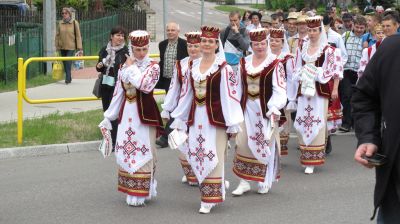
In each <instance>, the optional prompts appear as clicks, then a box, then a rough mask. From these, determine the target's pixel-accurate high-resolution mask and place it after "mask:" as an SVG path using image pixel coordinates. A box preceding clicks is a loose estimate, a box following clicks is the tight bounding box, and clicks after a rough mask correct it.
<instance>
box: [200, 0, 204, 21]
mask: <svg viewBox="0 0 400 224" xmlns="http://www.w3.org/2000/svg"><path fill="white" fill-rule="evenodd" d="M200 23H201V24H200V26H203V24H204V0H201V22H200Z"/></svg>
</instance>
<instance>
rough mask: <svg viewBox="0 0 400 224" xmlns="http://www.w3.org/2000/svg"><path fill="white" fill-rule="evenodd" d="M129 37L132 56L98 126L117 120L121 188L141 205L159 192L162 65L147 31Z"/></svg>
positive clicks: (130, 200) (134, 203) (108, 125)
mask: <svg viewBox="0 0 400 224" xmlns="http://www.w3.org/2000/svg"><path fill="white" fill-rule="evenodd" d="M129 38H130V42H129V57H128V58H127V60H126V62H125V64H124V65H123V67H122V68H121V69H120V71H119V75H118V81H117V84H116V86H115V91H114V96H113V98H112V100H111V104H110V107H109V108H108V109H107V111H106V112H104V120H103V121H102V122H101V123H100V125H99V126H100V127H103V128H106V129H108V130H110V129H111V123H110V121H112V120H115V119H118V121H119V125H118V133H117V141H116V144H115V155H116V158H117V164H118V165H119V171H118V190H119V191H121V192H123V193H126V194H127V197H126V203H127V204H128V205H132V206H141V205H144V202H145V200H150V199H151V197H155V196H156V194H157V193H156V187H157V182H156V180H155V178H154V170H155V163H156V160H157V157H156V146H155V144H154V143H155V139H156V132H157V128H159V127H160V126H161V124H162V121H161V116H160V113H159V111H158V108H157V104H156V102H155V100H154V98H153V88H154V86H155V85H156V83H157V80H158V77H159V72H160V68H159V66H158V64H157V62H156V61H154V60H153V59H150V58H149V56H148V50H149V39H150V35H149V34H148V33H147V32H146V31H142V30H136V31H133V32H132V33H130V34H129Z"/></svg>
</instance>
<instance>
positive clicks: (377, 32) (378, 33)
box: [358, 23, 385, 78]
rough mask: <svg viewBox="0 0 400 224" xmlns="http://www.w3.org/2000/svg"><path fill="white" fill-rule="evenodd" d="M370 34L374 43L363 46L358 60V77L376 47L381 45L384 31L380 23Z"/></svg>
mask: <svg viewBox="0 0 400 224" xmlns="http://www.w3.org/2000/svg"><path fill="white" fill-rule="evenodd" d="M372 34H373V35H374V37H375V39H376V43H375V44H374V45H372V46H370V47H368V48H364V50H363V52H362V56H361V60H360V67H359V68H358V78H361V76H362V75H363V73H364V70H365V68H366V67H367V65H368V62H369V60H371V58H372V56H373V55H374V54H375V52H376V49H378V47H379V46H380V45H381V43H382V41H383V39H384V38H385V33H384V32H383V27H382V24H380V23H379V24H377V25H376V26H375V27H374V29H373V30H372Z"/></svg>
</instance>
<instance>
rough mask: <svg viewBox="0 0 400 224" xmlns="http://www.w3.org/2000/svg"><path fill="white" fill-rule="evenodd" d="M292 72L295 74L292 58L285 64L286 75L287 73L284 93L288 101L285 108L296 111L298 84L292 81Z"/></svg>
mask: <svg viewBox="0 0 400 224" xmlns="http://www.w3.org/2000/svg"><path fill="white" fill-rule="evenodd" d="M294 72H295V60H294V58H290V59H289V60H288V61H287V63H286V73H287V74H286V76H287V80H286V93H287V98H288V101H289V103H288V105H287V107H286V108H287V109H288V110H296V109H297V104H296V98H297V91H298V89H299V82H298V81H296V80H294V78H293V74H294Z"/></svg>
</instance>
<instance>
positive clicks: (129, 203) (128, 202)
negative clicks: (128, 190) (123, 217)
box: [126, 194, 132, 205]
mask: <svg viewBox="0 0 400 224" xmlns="http://www.w3.org/2000/svg"><path fill="white" fill-rule="evenodd" d="M131 200H132V196H130V195H129V194H128V195H126V203H127V204H128V205H131Z"/></svg>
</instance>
